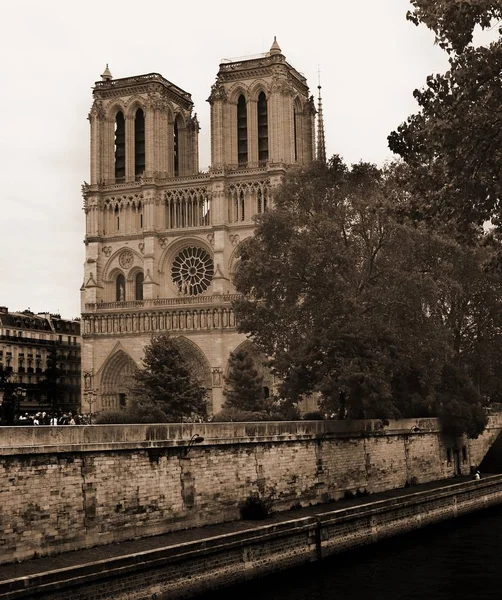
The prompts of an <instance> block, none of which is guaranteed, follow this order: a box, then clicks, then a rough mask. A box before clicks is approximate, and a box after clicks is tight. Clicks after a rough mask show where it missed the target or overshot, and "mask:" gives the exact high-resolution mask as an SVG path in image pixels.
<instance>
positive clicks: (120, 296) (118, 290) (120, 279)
mask: <svg viewBox="0 0 502 600" xmlns="http://www.w3.org/2000/svg"><path fill="white" fill-rule="evenodd" d="M124 300H125V277H124V276H123V275H122V273H120V275H117V279H116V280H115V301H116V302H123V301H124Z"/></svg>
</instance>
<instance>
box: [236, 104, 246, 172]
mask: <svg viewBox="0 0 502 600" xmlns="http://www.w3.org/2000/svg"><path fill="white" fill-rule="evenodd" d="M237 160H238V163H239V164H240V165H245V164H247V162H248V116H247V106H246V98H244V96H243V95H242V94H241V95H240V96H239V100H238V101H237Z"/></svg>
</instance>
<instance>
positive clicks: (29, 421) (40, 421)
mask: <svg viewBox="0 0 502 600" xmlns="http://www.w3.org/2000/svg"><path fill="white" fill-rule="evenodd" d="M17 421H18V422H17V424H18V425H52V426H55V425H89V424H90V418H89V416H87V415H79V414H73V413H72V412H58V413H48V412H45V411H42V412H37V413H35V414H29V413H25V414H24V415H19V417H18V419H17Z"/></svg>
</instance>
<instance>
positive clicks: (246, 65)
mask: <svg viewBox="0 0 502 600" xmlns="http://www.w3.org/2000/svg"><path fill="white" fill-rule="evenodd" d="M93 96H94V102H93V105H92V109H91V111H90V114H89V120H90V131H91V134H90V137H91V144H90V156H91V158H90V183H89V184H87V183H85V184H84V185H83V196H84V210H85V215H86V236H85V246H86V260H85V274H84V282H83V285H82V288H81V293H82V298H81V301H82V337H83V344H82V377H83V394H82V410H83V411H84V412H99V411H101V410H106V409H116V408H119V407H121V406H124V405H125V404H126V397H127V391H128V386H129V383H130V379H131V375H132V374H133V373H134V370H135V369H136V368H137V367H140V366H141V360H142V357H143V351H144V347H145V345H147V344H148V343H149V342H150V340H151V337H152V335H155V334H160V333H169V334H171V335H172V336H173V337H174V338H176V341H177V343H178V345H179V347H180V349H181V351H182V353H183V355H184V357H185V358H186V359H187V361H188V363H189V365H190V367H191V368H192V369H193V370H194V371H195V373H196V374H197V375H198V377H199V379H200V381H201V382H202V383H203V385H205V386H206V387H207V388H208V390H209V391H210V394H209V405H208V410H209V411H210V412H217V411H218V410H219V409H220V408H221V406H222V404H223V402H224V397H223V383H224V375H225V372H226V369H227V363H228V357H229V355H230V352H233V351H235V350H236V349H237V348H242V347H244V346H245V347H246V348H247V349H248V350H249V351H251V352H253V348H252V345H251V344H250V343H249V341H247V340H246V337H245V336H244V335H242V334H240V333H238V332H237V330H236V324H235V316H234V313H233V310H232V300H233V299H234V298H235V297H236V296H235V294H236V291H235V288H234V285H233V281H232V279H233V273H235V270H236V267H237V262H238V261H237V258H236V251H237V248H238V246H239V244H240V243H241V242H242V241H243V240H244V239H245V238H247V237H248V236H251V235H253V216H254V215H256V214H257V213H261V212H263V211H266V210H267V208H268V207H270V206H271V204H272V202H273V195H274V187H276V186H278V185H279V184H280V182H281V179H282V177H283V175H284V172H285V170H286V169H287V168H288V166H290V165H293V164H308V163H310V162H311V161H312V160H313V158H314V152H315V115H316V109H315V106H314V101H313V98H312V96H310V95H309V89H308V87H307V82H306V79H305V77H304V76H303V75H302V74H301V73H299V72H298V71H297V70H296V69H294V68H293V67H292V66H291V65H290V64H289V63H288V62H287V61H286V57H285V56H284V55H283V53H282V51H281V49H280V47H279V45H278V43H277V41H276V40H275V39H274V43H273V44H272V47H271V48H270V50H269V52H266V53H264V54H262V55H259V56H253V57H249V58H244V59H238V60H223V61H222V62H221V64H220V66H219V71H218V74H217V76H216V82H215V83H214V85H213V86H212V88H211V93H210V96H209V99H208V102H209V104H210V106H211V166H210V168H209V170H208V172H205V173H201V172H199V165H198V132H199V123H198V121H197V116H196V114H195V113H193V103H192V99H191V96H190V94H189V93H187V92H185V91H184V90H182V89H181V88H179V87H178V86H177V85H175V84H173V83H171V82H170V81H168V80H167V79H164V77H162V76H161V75H159V74H158V73H149V74H147V75H137V76H133V77H126V78H122V79H114V78H113V77H112V74H111V73H110V71H109V69H108V66H107V68H106V70H105V72H104V73H103V75H102V76H101V81H98V82H97V83H96V84H95V87H94V90H93ZM319 98H320V96H319ZM320 110H321V111H322V109H320ZM321 114H322V113H321ZM321 124H322V119H321V120H320V123H319V130H318V138H319V139H320V136H321V135H322V137H323V136H324V133H323V131H322V126H321ZM318 153H319V149H318ZM256 358H257V359H259V357H258V356H256ZM255 362H256V364H257V367H258V368H262V367H260V365H261V364H262V361H261V360H256V361H255ZM264 377H265V385H266V386H268V387H269V389H272V388H273V385H274V382H273V381H272V380H271V375H270V374H269V373H268V372H265V373H264Z"/></svg>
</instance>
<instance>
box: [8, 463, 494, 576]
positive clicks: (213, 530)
mask: <svg viewBox="0 0 502 600" xmlns="http://www.w3.org/2000/svg"><path fill="white" fill-rule="evenodd" d="M486 476H487V475H486V474H482V478H483V477H486ZM471 479H472V476H463V477H455V478H453V479H446V480H445V479H443V480H441V481H434V482H429V483H424V484H421V485H415V486H412V487H408V488H401V489H397V490H392V491H388V492H381V493H377V494H371V495H369V496H363V497H359V498H352V499H349V500H338V501H337V502H332V503H330V504H320V505H316V506H311V507H307V508H301V509H298V510H291V511H285V512H281V513H276V514H273V515H272V516H271V517H269V518H267V519H264V520H261V521H234V522H231V523H223V524H221V525H208V526H205V527H200V528H195V529H187V530H183V531H177V532H173V533H167V534H164V535H158V536H153V537H147V538H142V539H137V540H131V541H126V542H121V543H116V544H108V545H106V546H96V547H94V548H89V549H85V550H76V551H73V552H65V553H64V554H58V555H54V556H49V557H43V558H39V559H33V560H28V561H25V562H22V563H14V564H8V565H2V566H0V582H2V581H6V580H11V579H18V578H22V577H28V576H33V575H36V574H41V573H46V572H48V571H58V570H60V569H65V568H69V567H75V566H78V565H85V564H90V563H95V562H98V561H106V560H108V559H113V558H119V557H125V556H128V555H134V554H137V553H139V552H146V551H149V550H155V549H161V548H169V547H176V546H178V545H180V544H184V543H187V542H194V541H202V540H204V539H209V538H212V537H215V536H221V535H225V534H232V533H240V532H245V531H251V530H253V529H255V528H256V527H260V526H262V525H273V524H275V523H283V522H286V521H289V520H291V519H299V518H302V517H312V516H315V515H320V514H323V513H327V512H332V511H335V510H338V509H344V508H348V507H354V506H362V505H365V504H372V503H374V502H377V501H379V500H386V499H390V498H402V497H404V496H407V495H409V494H413V493H416V492H422V491H428V490H433V489H436V488H444V487H447V486H452V485H456V484H459V483H464V482H466V481H470V480H471Z"/></svg>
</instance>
